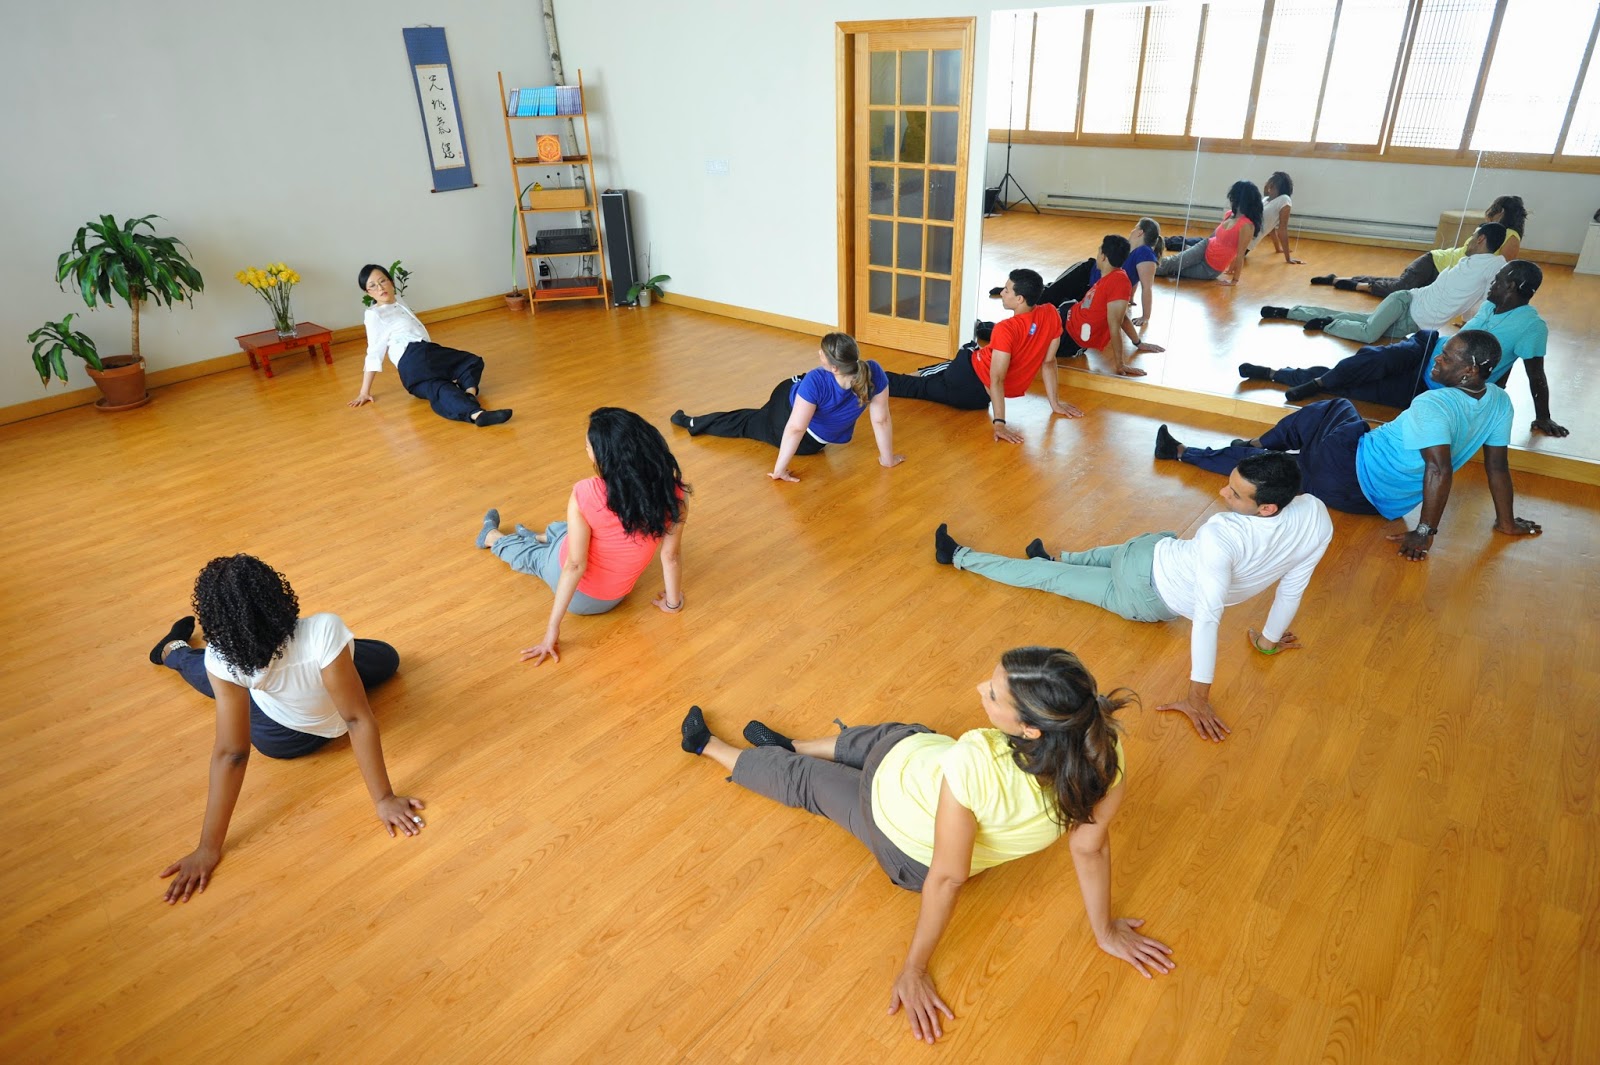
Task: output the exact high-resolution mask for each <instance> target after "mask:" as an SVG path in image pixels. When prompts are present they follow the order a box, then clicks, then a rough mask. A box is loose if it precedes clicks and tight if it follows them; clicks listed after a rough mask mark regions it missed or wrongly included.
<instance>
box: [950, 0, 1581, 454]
mask: <svg viewBox="0 0 1600 1065" xmlns="http://www.w3.org/2000/svg"><path fill="white" fill-rule="evenodd" d="M1597 33H1600V0H1561V2H1560V3H1550V2H1547V0H1213V2H1208V3H1193V2H1178V0H1170V2H1164V3H1119V4H1105V5H1092V6H1086V7H1042V8H1030V9H1018V10H1015V11H998V12H995V13H994V14H993V15H992V16H991V22H990V53H989V54H990V64H989V73H988V78H989V84H988V101H989V102H988V115H987V117H988V122H989V129H990V137H989V144H988V161H987V167H986V173H985V176H986V181H985V183H984V184H985V185H986V186H988V187H990V188H993V187H995V186H999V187H1000V192H999V196H998V204H997V205H996V209H995V211H994V213H992V214H990V215H989V216H988V217H986V219H985V222H984V229H983V254H982V267H981V277H980V279H979V283H978V284H977V285H975V286H973V287H972V288H971V289H969V292H970V293H971V295H970V296H969V298H972V299H975V300H976V302H977V316H978V317H979V318H980V319H984V320H991V319H994V318H997V317H1000V316H1002V315H1003V314H1004V313H1005V312H1004V311H1003V310H1002V309H1001V307H1000V305H999V303H998V301H995V300H991V299H989V298H988V295H987V294H988V292H989V290H990V289H991V288H992V287H994V286H997V285H999V284H1002V283H1003V282H1004V280H1005V276H1006V273H1007V272H1008V271H1009V270H1010V269H1012V268H1014V267H1017V266H1029V267H1032V268H1033V269H1036V270H1038V271H1039V272H1040V273H1041V274H1042V275H1044V277H1045V280H1046V281H1047V282H1048V281H1052V280H1055V279H1056V278H1057V277H1058V276H1059V275H1060V274H1062V272H1063V271H1066V270H1069V269H1070V268H1071V267H1073V266H1074V264H1078V263H1082V262H1083V260H1085V259H1089V258H1092V257H1094V256H1095V254H1096V252H1097V250H1098V248H1099V245H1100V241H1101V238H1102V237H1103V236H1104V235H1105V234H1119V235H1121V236H1124V237H1129V236H1133V237H1134V238H1135V239H1137V238H1138V236H1139V235H1140V233H1141V232H1142V231H1141V230H1140V229H1139V222H1140V220H1141V219H1151V220H1153V221H1154V222H1155V223H1157V224H1158V225H1159V227H1160V231H1161V237H1162V247H1161V248H1160V249H1159V252H1158V254H1159V255H1160V256H1161V257H1163V258H1166V257H1170V256H1175V255H1180V254H1181V255H1183V256H1184V259H1182V260H1179V261H1177V262H1174V263H1168V264H1166V265H1163V266H1161V267H1159V268H1158V271H1159V275H1160V276H1157V277H1156V278H1155V280H1154V282H1153V283H1152V284H1151V286H1150V293H1149V298H1148V300H1146V299H1145V298H1144V296H1143V293H1142V291H1141V289H1142V287H1143V286H1139V285H1136V286H1135V295H1134V299H1135V301H1136V303H1135V306H1134V307H1133V309H1132V311H1131V314H1132V315H1133V316H1134V317H1135V318H1136V319H1138V320H1140V321H1141V322H1142V325H1141V327H1140V332H1141V336H1142V339H1143V340H1144V341H1146V342H1148V343H1150V344H1153V345H1157V346H1159V347H1161V348H1164V349H1165V350H1164V351H1162V352H1160V353H1149V354H1140V355H1138V356H1137V357H1135V358H1133V359H1131V360H1130V361H1129V365H1131V366H1133V367H1136V368H1138V369H1142V370H1144V371H1146V373H1147V376H1145V377H1144V378H1143V380H1145V381H1148V382H1154V383H1159V384H1164V385H1169V386H1173V387H1177V388H1182V389H1185V390H1188V391H1192V392H1201V393H1209V394H1213V395H1220V396H1226V397H1229V398H1233V399H1239V400H1245V401H1250V402H1258V403H1261V404H1264V405H1266V406H1268V407H1270V408H1271V409H1272V410H1274V411H1278V410H1282V409H1284V408H1283V404H1284V388H1283V387H1282V386H1280V385H1276V384H1273V383H1271V382H1260V381H1253V380H1248V379H1245V378H1243V377H1241V374H1240V371H1239V366H1240V364H1242V363H1249V364H1253V365H1265V366H1269V367H1273V368H1278V367H1296V368H1306V367H1314V366H1318V365H1332V364H1334V363H1336V362H1337V361H1338V360H1339V359H1341V358H1343V357H1345V356H1347V355H1349V354H1351V353H1353V352H1354V351H1355V350H1356V349H1357V347H1358V346H1359V344H1358V342H1357V341H1354V340H1348V339H1340V338H1338V337H1335V336H1331V335H1328V334H1327V333H1324V332H1319V331H1311V332H1307V331H1306V330H1305V329H1304V328H1303V327H1302V326H1301V325H1300V324H1299V323H1298V322H1295V321H1278V320H1263V319H1262V317H1261V309H1262V308H1263V307H1285V308H1292V309H1298V308H1308V307H1325V308H1327V309H1328V310H1330V311H1353V312H1361V313H1370V312H1372V311H1373V310H1375V309H1376V308H1378V306H1379V305H1380V296H1378V295H1372V294H1370V293H1369V292H1368V289H1370V288H1371V287H1373V286H1372V285H1371V284H1370V283H1363V284H1361V285H1360V286H1359V287H1358V288H1357V289H1355V290H1350V289H1349V287H1348V284H1340V285H1333V284H1314V283H1313V279H1322V278H1326V277H1327V276H1328V275H1333V276H1334V277H1335V278H1337V279H1340V280H1341V281H1344V280H1345V279H1348V278H1352V277H1374V278H1392V277H1401V276H1405V275H1406V271H1407V268H1408V266H1410V265H1411V264H1412V263H1414V262H1415V261H1416V260H1418V259H1419V257H1421V256H1423V255H1424V253H1427V252H1429V251H1431V250H1433V249H1440V250H1441V254H1440V255H1439V256H1430V257H1429V258H1430V260H1433V259H1437V260H1438V261H1439V262H1440V263H1442V264H1445V265H1448V264H1449V263H1450V262H1451V261H1453V260H1452V258H1451V256H1450V254H1449V252H1448V249H1452V248H1459V247H1461V246H1462V245H1463V244H1465V243H1466V242H1467V241H1469V240H1470V239H1471V238H1472V236H1473V231H1474V229H1475V227H1476V226H1477V225H1478V224H1479V223H1480V222H1482V221H1483V220H1484V217H1485V213H1486V211H1487V210H1488V209H1490V207H1491V205H1492V204H1494V203H1495V201H1496V200H1497V199H1498V198H1500V197H1507V196H1515V197H1519V198H1520V200H1521V203H1522V206H1523V208H1524V209H1525V210H1526V219H1525V221H1522V226H1523V231H1522V232H1519V233H1518V234H1517V237H1518V241H1519V245H1520V248H1519V251H1518V252H1517V257H1520V258H1523V259H1529V260H1531V261H1534V262H1536V263H1537V264H1538V265H1539V266H1540V267H1541V269H1542V271H1543V273H1544V275H1545V283H1544V285H1543V286H1541V289H1540V291H1539V292H1538V293H1537V294H1536V295H1535V296H1534V297H1533V300H1532V304H1533V307H1534V308H1535V309H1536V310H1537V311H1539V313H1540V316H1541V317H1542V318H1543V319H1544V320H1545V322H1546V323H1547V325H1548V328H1549V345H1548V357H1547V358H1546V359H1545V362H1544V367H1545V371H1546V377H1547V379H1548V382H1549V391H1550V396H1551V399H1550V407H1551V415H1552V420H1553V421H1555V422H1557V423H1559V424H1560V425H1561V426H1562V427H1564V428H1566V429H1568V430H1569V431H1570V435H1569V436H1566V437H1556V436H1551V435H1545V434H1536V433H1534V432H1533V431H1532V429H1531V427H1530V426H1531V423H1532V422H1533V421H1534V418H1535V414H1536V411H1535V406H1534V400H1533V398H1532V396H1531V394H1530V392H1531V390H1530V384H1529V379H1528V377H1527V375H1526V373H1525V371H1524V369H1523V368H1522V367H1521V366H1516V367H1513V368H1512V369H1511V370H1510V372H1509V374H1508V375H1507V388H1508V391H1509V393H1510V395H1511V397H1512V400H1513V402H1514V404H1515V406H1516V409H1517V423H1516V429H1515V431H1514V433H1513V436H1512V443H1513V445H1514V446H1521V447H1527V448H1530V449H1534V450H1539V451H1544V452H1549V453H1553V454H1562V455H1570V456H1574V457H1579V458H1583V459H1586V460H1590V461H1597V462H1600V428H1590V427H1588V426H1587V425H1586V424H1585V419H1583V418H1581V417H1580V414H1581V412H1582V411H1583V410H1585V409H1588V408H1589V407H1590V406H1591V405H1592V404H1593V403H1594V402H1595V401H1597V400H1600V380H1597V379H1596V375H1595V374H1594V373H1593V371H1591V370H1590V369H1589V368H1588V365H1587V363H1588V357H1587V352H1588V351H1589V350H1590V349H1591V348H1592V347H1593V346H1594V345H1595V343H1596V342H1597V341H1600V275H1596V274H1591V273H1581V272H1575V269H1574V267H1575V264H1577V261H1578V259H1579V256H1580V253H1581V252H1582V249H1583V246H1584V242H1585V240H1586V239H1588V235H1589V227H1590V225H1591V224H1593V216H1594V214H1595V211H1596V209H1597V208H1600V181H1597V180H1596V175H1597V174H1600V62H1595V61H1594V59H1595V51H1596V36H1597ZM1241 181H1247V182H1250V183H1251V184H1252V185H1253V186H1254V189H1255V191H1256V192H1257V193H1266V195H1264V196H1263V197H1262V199H1263V201H1264V204H1263V206H1264V207H1265V212H1264V217H1263V223H1264V224H1263V226H1262V230H1261V231H1260V232H1259V233H1258V234H1257V235H1256V237H1255V239H1254V240H1253V241H1252V242H1251V243H1253V245H1254V246H1253V247H1252V248H1251V249H1250V250H1249V252H1248V254H1247V255H1246V257H1245V259H1244V262H1243V267H1242V269H1241V270H1240V275H1239V278H1238V280H1237V282H1236V283H1233V284H1230V283H1228V282H1229V280H1230V279H1231V278H1230V274H1231V269H1225V270H1224V271H1223V274H1222V276H1221V277H1213V276H1212V275H1214V274H1215V273H1216V268H1217V266H1218V265H1221V264H1224V263H1227V264H1228V265H1229V266H1230V267H1231V260H1229V259H1228V257H1227V255H1226V246H1227V245H1228V244H1229V243H1230V241H1229V238H1228V234H1227V232H1226V230H1227V229H1229V228H1230V227H1231V223H1230V222H1228V221H1226V220H1225V219H1226V216H1227V213H1228V212H1229V210H1230V191H1232V190H1234V188H1235V183H1237V182H1241ZM1240 195H1242V196H1243V197H1244V199H1245V200H1248V199H1249V197H1248V194H1245V193H1243V192H1241V193H1240ZM991 198H993V196H992V194H991ZM1035 207H1037V208H1038V209H1039V213H1035V210H1034V208H1035ZM1251 210H1252V211H1253V210H1254V207H1253V205H1252V207H1251ZM1219 225H1220V226H1221V227H1222V228H1223V230H1224V232H1222V233H1218V227H1219ZM1147 228H1148V227H1147ZM1207 238H1211V239H1209V240H1207V244H1206V245H1205V246H1202V247H1199V248H1192V247H1190V248H1187V249H1186V248H1185V247H1184V241H1188V242H1194V241H1197V240H1202V239H1207ZM1594 243H1596V244H1597V245H1600V238H1596V240H1595V242H1594ZM1219 246H1220V250H1219ZM1296 260H1299V261H1296ZM1593 269H1597V270H1600V264H1597V265H1596V266H1595V267H1593ZM1174 271H1176V272H1177V274H1178V276H1172V277H1169V276H1166V275H1168V274H1170V273H1173V272H1174ZM1412 276H1415V275H1412ZM1409 280H1410V278H1408V282H1407V283H1409ZM1379 287H1380V289H1381V287H1382V282H1380V283H1379ZM1472 302H1474V304H1476V303H1477V302H1478V301H1476V300H1474V301H1472ZM1472 313H1474V312H1468V314H1467V315H1465V316H1464V317H1471V315H1472ZM1296 315H1297V316H1303V312H1301V311H1298V310H1297V311H1296ZM1460 321H1461V320H1460V319H1458V320H1457V321H1456V322H1452V323H1451V324H1450V325H1448V326H1446V327H1445V329H1444V332H1446V333H1451V332H1454V331H1456V330H1457V329H1459V328H1460V327H1461V326H1460ZM1379 342H1382V341H1381V340H1380V341H1379ZM1129 347H1130V349H1131V344H1130V345H1129ZM1064 365H1068V366H1070V367H1073V368H1075V369H1077V370H1080V371H1083V372H1096V373H1113V372H1115V369H1116V368H1115V367H1114V366H1113V365H1112V364H1111V361H1110V360H1109V359H1103V358H1099V357H1097V356H1095V355H1093V354H1091V355H1089V356H1088V357H1087V358H1085V357H1079V358H1077V359H1074V360H1072V361H1071V362H1069V363H1064ZM1063 383H1064V384H1065V385H1066V386H1067V387H1068V388H1070V387H1071V377H1070V376H1068V377H1066V378H1064V381H1063ZM1591 393H1594V394H1591ZM1359 405H1361V406H1362V407H1363V410H1364V412H1366V413H1368V414H1369V415H1370V416H1372V417H1374V418H1380V419H1381V418H1387V417H1392V416H1393V413H1394V409H1395V408H1393V407H1392V406H1385V405H1382V404H1375V403H1362V404H1359Z"/></svg>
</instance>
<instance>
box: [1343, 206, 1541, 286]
mask: <svg viewBox="0 0 1600 1065" xmlns="http://www.w3.org/2000/svg"><path fill="white" fill-rule="evenodd" d="M1483 220H1484V221H1485V222H1498V223H1499V224H1500V225H1503V226H1505V227H1506V240H1505V243H1504V244H1502V245H1500V247H1499V248H1498V249H1497V250H1496V252H1495V254H1496V255H1499V256H1500V257H1501V258H1503V259H1504V260H1505V261H1506V262H1510V261H1511V260H1513V259H1515V258H1516V257H1517V252H1519V251H1520V250H1522V230H1523V227H1524V226H1526V225H1527V224H1528V209H1527V208H1526V207H1524V206H1523V205H1522V197H1521V196H1496V197H1495V200H1494V202H1493V203H1491V204H1490V205H1489V209H1488V210H1487V211H1485V212H1483ZM1471 243H1472V238H1471V236H1470V235H1469V236H1468V238H1467V244H1471ZM1467 244H1463V245H1461V246H1460V247H1459V248H1435V249H1433V250H1432V251H1425V252H1423V253H1422V254H1421V255H1419V256H1417V257H1416V258H1415V259H1413V260H1411V264H1410V265H1409V266H1407V267H1406V268H1405V269H1404V270H1403V271H1401V273H1400V276H1399V277H1374V276H1373V275H1372V274H1356V275H1355V276H1353V277H1339V276H1338V275H1336V274H1323V275H1322V276H1320V277H1313V278H1312V279H1311V283H1312V284H1313V285H1332V286H1333V287H1334V288H1337V289H1343V290H1344V291H1346V292H1369V293H1371V294H1372V295H1374V296H1379V297H1382V296H1387V295H1388V294H1389V293H1391V292H1403V291H1405V290H1406V289H1412V288H1426V287H1427V286H1429V285H1431V284H1433V283H1434V282H1435V281H1437V280H1439V275H1440V274H1442V273H1444V272H1445V271H1446V270H1448V269H1450V268H1451V267H1452V266H1454V265H1455V264H1456V263H1459V262H1460V261H1461V260H1462V259H1464V258H1466V255H1467Z"/></svg>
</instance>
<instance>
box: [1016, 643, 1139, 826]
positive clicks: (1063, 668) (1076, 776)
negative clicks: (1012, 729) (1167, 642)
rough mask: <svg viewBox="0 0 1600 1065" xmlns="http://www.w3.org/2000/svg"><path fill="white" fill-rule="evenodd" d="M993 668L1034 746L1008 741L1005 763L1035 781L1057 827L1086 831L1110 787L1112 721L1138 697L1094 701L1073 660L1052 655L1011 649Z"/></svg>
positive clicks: (1114, 745) (1121, 693)
mask: <svg viewBox="0 0 1600 1065" xmlns="http://www.w3.org/2000/svg"><path fill="white" fill-rule="evenodd" d="M1000 665H1001V667H1002V668H1003V669H1004V670H1005V672H1006V683H1007V685H1008V686H1009V687H1010V689H1011V700H1012V702H1013V703H1014V704H1015V705H1016V710H1017V716H1018V717H1020V718H1021V719H1022V722H1023V724H1025V725H1029V726H1032V727H1033V728H1035V729H1038V730H1039V735H1038V737H1037V738H1034V739H1027V738H1025V737H1022V736H1012V737H1010V743H1011V756H1012V758H1013V759H1014V760H1015V761H1016V763H1017V766H1018V767H1019V768H1021V769H1022V771H1023V772H1025V773H1028V774H1030V775H1032V776H1035V777H1038V778H1039V783H1040V785H1041V786H1042V787H1043V789H1044V793H1045V795H1046V796H1047V797H1048V798H1049V802H1050V807H1051V816H1052V817H1053V818H1054V819H1055V821H1056V823H1057V824H1059V825H1061V826H1062V828H1071V827H1072V826H1074V825H1086V824H1092V823H1093V821H1094V808H1095V806H1096V805H1098V804H1099V802H1100V800H1101V799H1103V798H1105V797H1106V793H1107V792H1109V791H1110V790H1111V787H1112V785H1113V784H1114V783H1115V782H1116V780H1117V763H1118V758H1117V751H1118V737H1119V735H1120V734H1121V729H1120V727H1119V726H1118V725H1117V722H1116V719H1115V717H1114V716H1113V715H1115V714H1116V712H1117V711H1118V710H1120V709H1122V707H1124V706H1126V705H1128V704H1129V703H1132V702H1137V701H1138V696H1137V695H1135V694H1134V693H1133V692H1132V691H1130V690H1129V689H1127V688H1118V689H1116V690H1114V691H1112V692H1110V693H1109V694H1101V692H1100V691H1099V689H1098V687H1097V686H1096V684H1095V680H1094V677H1093V676H1092V675H1091V674H1090V673H1089V671H1088V670H1087V669H1086V668H1084V665H1083V663H1082V662H1081V661H1079V660H1078V656H1077V655H1075V654H1073V653H1072V652H1071V651H1064V650H1062V649H1061V648H1058V647H1056V648H1052V647H1018V648H1016V649H1015V650H1011V651H1007V652H1006V653H1005V654H1004V655H1002V656H1001V658H1000Z"/></svg>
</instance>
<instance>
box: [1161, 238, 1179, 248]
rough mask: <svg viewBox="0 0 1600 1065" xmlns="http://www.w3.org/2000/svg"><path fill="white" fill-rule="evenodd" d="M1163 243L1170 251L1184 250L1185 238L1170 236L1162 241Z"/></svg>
mask: <svg viewBox="0 0 1600 1065" xmlns="http://www.w3.org/2000/svg"><path fill="white" fill-rule="evenodd" d="M1161 243H1162V244H1163V245H1165V246H1166V249H1167V250H1168V251H1182V250H1183V238H1182V237H1168V238H1167V239H1166V240H1164V241H1162V242H1161Z"/></svg>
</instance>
